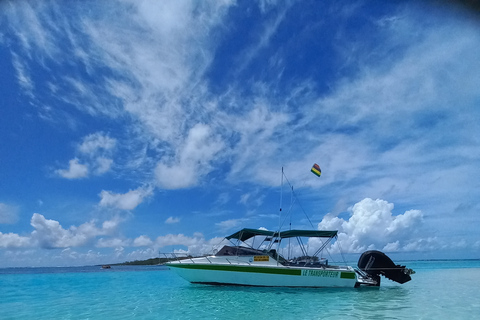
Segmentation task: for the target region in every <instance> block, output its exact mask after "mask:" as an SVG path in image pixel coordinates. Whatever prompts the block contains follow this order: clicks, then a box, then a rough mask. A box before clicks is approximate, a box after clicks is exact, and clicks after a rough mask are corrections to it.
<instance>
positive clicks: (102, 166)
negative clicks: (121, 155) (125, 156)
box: [95, 157, 113, 175]
mask: <svg viewBox="0 0 480 320" xmlns="http://www.w3.org/2000/svg"><path fill="white" fill-rule="evenodd" d="M96 163H97V166H96V169H95V173H96V174H98V175H101V174H104V173H105V172H108V171H109V170H110V168H111V166H112V163H113V160H112V159H107V158H103V157H99V158H97V160H96Z"/></svg>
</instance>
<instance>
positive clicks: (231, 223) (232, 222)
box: [215, 219, 245, 232]
mask: <svg viewBox="0 0 480 320" xmlns="http://www.w3.org/2000/svg"><path fill="white" fill-rule="evenodd" d="M243 222H245V219H229V220H224V221H221V222H218V223H215V226H217V227H218V228H219V229H220V230H221V231H222V232H226V231H228V230H231V229H233V228H236V227H238V226H239V225H240V224H241V223H243Z"/></svg>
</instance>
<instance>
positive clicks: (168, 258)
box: [160, 252, 208, 263]
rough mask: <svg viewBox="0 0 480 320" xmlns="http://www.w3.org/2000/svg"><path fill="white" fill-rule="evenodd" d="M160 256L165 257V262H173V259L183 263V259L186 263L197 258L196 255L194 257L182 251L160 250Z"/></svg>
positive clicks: (192, 261)
mask: <svg viewBox="0 0 480 320" xmlns="http://www.w3.org/2000/svg"><path fill="white" fill-rule="evenodd" d="M160 256H162V257H163V259H164V260H165V263H166V262H172V261H178V262H179V263H182V261H183V262H184V263H195V261H194V260H193V258H196V257H192V256H191V255H189V254H188V253H180V252H160ZM185 260H187V261H185ZM207 260H208V258H207Z"/></svg>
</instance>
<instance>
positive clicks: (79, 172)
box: [55, 132, 117, 179]
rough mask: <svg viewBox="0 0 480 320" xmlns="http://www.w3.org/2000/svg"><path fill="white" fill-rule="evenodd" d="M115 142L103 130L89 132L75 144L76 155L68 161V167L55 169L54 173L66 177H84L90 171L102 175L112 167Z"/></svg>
mask: <svg viewBox="0 0 480 320" xmlns="http://www.w3.org/2000/svg"><path fill="white" fill-rule="evenodd" d="M116 143H117V140H116V139H113V138H111V137H110V136H108V135H107V134H104V133H103V132H96V133H93V134H89V135H87V136H85V137H84V138H83V141H82V143H81V144H79V145H78V146H77V155H78V157H76V158H74V159H72V160H70V161H69V168H68V169H58V170H55V173H56V174H57V175H59V176H61V177H63V178H66V179H79V178H85V177H87V176H88V175H89V174H90V173H93V174H95V175H102V174H104V173H106V172H108V171H110V169H111V167H112V164H113V159H111V156H112V153H113V151H114V149H115V146H116ZM80 162H82V163H83V164H82V163H80Z"/></svg>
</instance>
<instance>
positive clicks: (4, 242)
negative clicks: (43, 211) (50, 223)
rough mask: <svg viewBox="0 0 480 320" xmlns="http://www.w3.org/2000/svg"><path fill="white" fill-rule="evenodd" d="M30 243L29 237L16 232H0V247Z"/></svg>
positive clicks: (21, 245)
mask: <svg viewBox="0 0 480 320" xmlns="http://www.w3.org/2000/svg"><path fill="white" fill-rule="evenodd" d="M30 245H31V242H30V238H29V237H22V236H19V235H18V234H16V233H2V232H0V248H22V247H28V246H30Z"/></svg>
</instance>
